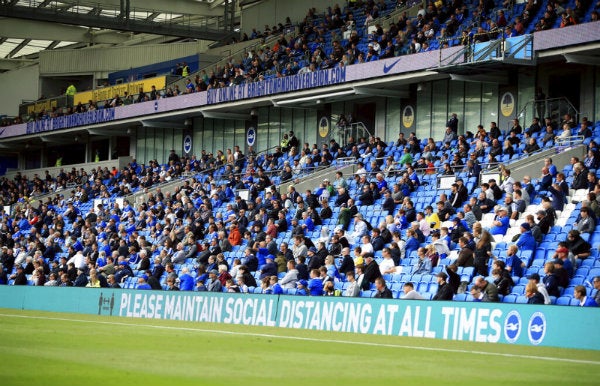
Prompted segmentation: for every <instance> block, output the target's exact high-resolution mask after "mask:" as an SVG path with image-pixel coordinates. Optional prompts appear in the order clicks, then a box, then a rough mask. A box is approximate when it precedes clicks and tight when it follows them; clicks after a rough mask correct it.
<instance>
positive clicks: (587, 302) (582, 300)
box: [573, 285, 598, 307]
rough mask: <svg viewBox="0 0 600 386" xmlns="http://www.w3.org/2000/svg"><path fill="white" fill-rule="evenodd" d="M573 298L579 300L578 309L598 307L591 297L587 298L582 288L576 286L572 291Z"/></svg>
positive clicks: (585, 291)
mask: <svg viewBox="0 0 600 386" xmlns="http://www.w3.org/2000/svg"><path fill="white" fill-rule="evenodd" d="M573 296H575V299H577V300H579V306H580V307H598V304H597V303H596V301H595V300H594V298H593V297H591V296H587V290H586V289H585V287H584V286H582V285H578V286H576V287H575V290H574V291H573Z"/></svg>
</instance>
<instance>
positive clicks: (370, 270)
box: [361, 253, 381, 290]
mask: <svg viewBox="0 0 600 386" xmlns="http://www.w3.org/2000/svg"><path fill="white" fill-rule="evenodd" d="M363 258H364V263H365V266H364V276H363V280H362V282H361V286H362V289H363V290H368V289H370V288H371V283H375V280H376V279H377V278H379V277H381V270H380V269H379V264H377V261H375V259H374V258H373V254H371V253H368V254H365V255H363Z"/></svg>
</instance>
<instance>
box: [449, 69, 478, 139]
mask: <svg viewBox="0 0 600 386" xmlns="http://www.w3.org/2000/svg"><path fill="white" fill-rule="evenodd" d="M448 87H449V91H448V115H450V114H452V113H456V114H457V115H458V132H459V133H464V132H465V131H471V132H472V133H475V132H476V130H475V129H476V128H477V126H475V127H469V126H465V114H464V113H465V112H464V109H463V107H464V106H463V104H462V101H463V100H464V97H465V83H464V82H461V81H454V80H452V81H450V82H449V86H448Z"/></svg>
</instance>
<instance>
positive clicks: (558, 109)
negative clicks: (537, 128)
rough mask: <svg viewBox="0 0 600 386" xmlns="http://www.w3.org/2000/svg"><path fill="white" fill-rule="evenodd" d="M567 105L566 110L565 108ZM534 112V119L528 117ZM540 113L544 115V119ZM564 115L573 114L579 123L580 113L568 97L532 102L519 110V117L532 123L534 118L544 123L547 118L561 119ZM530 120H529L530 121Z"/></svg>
mask: <svg viewBox="0 0 600 386" xmlns="http://www.w3.org/2000/svg"><path fill="white" fill-rule="evenodd" d="M564 105H566V109H563V106H564ZM530 109H531V111H532V117H528V116H527V115H528V113H529V111H530ZM539 113H544V114H543V115H544V116H543V117H542V116H539V115H540V114H539ZM548 113H550V115H549V114H548ZM564 114H571V115H572V116H573V118H575V122H579V116H580V112H579V111H578V110H577V109H576V108H575V106H573V104H572V103H571V101H570V100H569V99H568V98H566V97H560V98H546V99H543V100H530V101H528V102H527V103H525V105H524V106H523V107H522V108H521V110H519V112H518V113H517V115H516V116H517V117H518V118H519V119H521V120H522V121H524V122H529V121H531V120H532V119H533V118H534V117H538V118H539V119H540V120H542V122H540V124H542V123H543V119H544V118H545V117H550V118H551V119H553V120H555V119H560V117H562V116H563V115H564ZM528 118H529V119H528Z"/></svg>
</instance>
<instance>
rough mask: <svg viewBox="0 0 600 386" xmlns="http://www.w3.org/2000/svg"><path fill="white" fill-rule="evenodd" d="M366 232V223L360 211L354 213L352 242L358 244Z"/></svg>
mask: <svg viewBox="0 0 600 386" xmlns="http://www.w3.org/2000/svg"><path fill="white" fill-rule="evenodd" d="M366 234H368V229H367V224H366V223H365V222H364V221H363V216H362V214H360V213H357V214H355V215H354V232H352V235H351V239H352V243H354V244H358V243H360V242H361V239H362V237H363V236H364V235H366Z"/></svg>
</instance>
